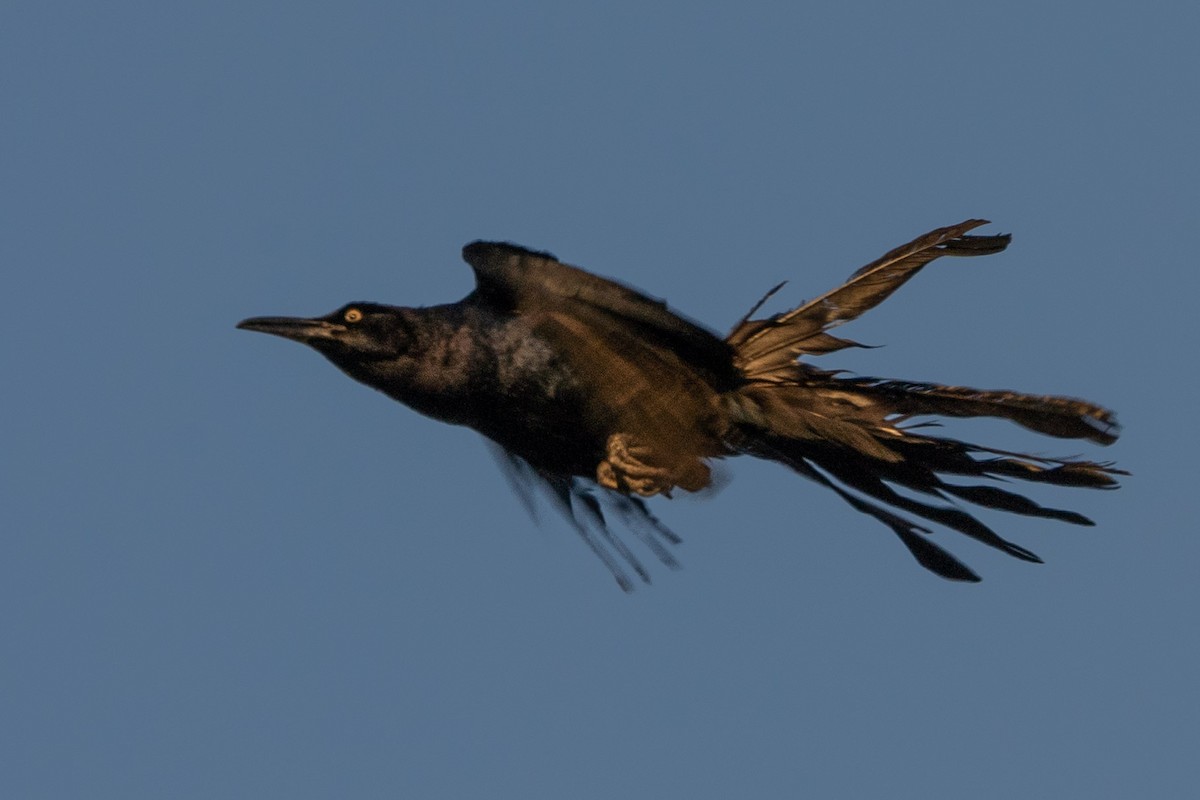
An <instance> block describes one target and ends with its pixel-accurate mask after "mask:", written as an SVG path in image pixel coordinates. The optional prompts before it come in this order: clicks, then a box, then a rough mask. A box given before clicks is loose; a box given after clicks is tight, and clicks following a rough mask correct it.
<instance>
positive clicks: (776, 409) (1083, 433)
mask: <svg viewBox="0 0 1200 800" xmlns="http://www.w3.org/2000/svg"><path fill="white" fill-rule="evenodd" d="M982 224H984V221H983V220H967V221H966V222H963V223H960V224H958V225H952V226H949V227H946V228H939V229H938V230H935V231H932V232H931V233H928V234H926V235H924V236H922V237H920V238H918V239H916V240H914V241H912V242H910V243H908V244H906V245H904V246H902V247H898V248H896V249H895V250H893V251H891V252H890V253H888V254H887V255H885V256H883V257H882V258H880V259H878V260H877V261H874V262H872V263H870V264H868V265H867V266H865V267H863V268H862V269H860V270H858V271H857V272H855V273H854V275H852V276H851V278H850V280H849V281H847V282H846V283H845V284H843V285H842V286H840V287H838V288H837V289H834V290H833V291H831V292H827V293H826V294H824V295H822V296H820V297H818V298H816V299H815V300H812V301H810V302H808V303H805V304H804V305H802V306H800V307H799V308H796V309H794V310H792V311H789V312H787V313H784V314H777V315H775V316H773V317H770V318H767V319H759V320H754V319H750V317H751V316H752V315H753V314H754V313H755V312H757V310H758V308H759V307H760V306H761V302H760V303H759V304H758V305H756V306H755V307H754V309H752V310H751V312H750V314H748V315H747V316H746V317H745V318H743V319H742V320H741V321H740V322H739V323H738V325H737V326H736V327H735V328H734V330H733V332H732V333H731V334H730V335H729V339H728V342H729V343H730V344H731V345H732V346H733V347H734V349H735V352H736V355H735V361H736V363H737V365H738V367H739V369H741V370H742V372H743V375H744V377H745V381H744V383H743V384H742V385H741V386H739V387H738V388H737V389H736V390H735V391H733V392H730V393H728V394H726V395H724V398H725V400H726V402H727V410H728V411H729V418H730V420H731V422H732V425H731V427H730V430H729V432H728V434H727V437H726V444H727V446H728V447H729V448H730V450H732V451H733V452H738V453H746V454H750V455H756V456H759V457H761V458H767V459H770V460H773V461H778V462H780V463H782V464H786V465H787V466H789V467H791V468H792V469H794V470H795V471H797V472H798V473H800V474H801V475H804V476H805V477H807V478H809V479H811V480H814V481H816V482H818V483H820V484H822V485H824V486H826V487H828V488H830V489H832V490H833V491H835V492H836V493H837V494H838V495H839V496H841V497H842V498H843V499H845V500H846V501H847V502H848V503H850V504H851V505H852V506H853V507H854V508H856V509H857V510H859V511H861V512H863V513H865V514H869V515H871V516H873V517H875V518H876V519H878V520H879V521H881V522H883V523H884V524H885V525H887V526H888V527H889V528H891V529H892V530H893V531H894V532H895V533H896V535H897V536H898V537H899V538H900V540H901V541H902V542H903V543H904V545H905V546H906V547H907V548H908V549H909V551H910V552H911V553H912V554H913V556H914V557H915V558H916V559H917V561H919V562H920V563H921V564H922V565H923V566H925V567H926V568H928V569H930V570H932V571H933V572H936V573H937V574H939V575H942V576H943V577H947V578H951V579H954V580H978V577H977V576H976V575H975V573H973V572H971V571H970V570H969V569H967V568H966V567H965V566H963V565H962V564H961V562H959V561H958V560H957V559H955V558H954V557H953V556H951V555H950V554H949V553H947V552H946V551H945V550H943V549H942V548H940V547H938V546H936V545H934V544H933V543H932V542H930V541H929V540H928V539H927V538H926V537H925V536H924V534H927V533H929V531H928V530H927V529H926V528H923V527H921V526H920V525H917V524H915V523H913V522H910V521H909V520H906V519H904V518H903V517H901V516H899V515H898V514H896V513H894V512H893V511H892V510H891V509H889V508H888V507H889V506H890V507H891V508H894V509H898V510H900V511H905V512H908V513H911V514H914V515H916V516H918V517H921V518H923V519H926V520H929V521H930V522H934V523H937V524H939V525H943V526H945V527H947V528H950V529H951V530H954V531H957V532H959V533H962V534H964V535H966V536H969V537H971V538H973V539H975V540H977V541H979V542H982V543H983V544H986V545H988V546H990V547H993V548H996V549H998V550H1001V551H1003V552H1005V553H1008V554H1009V555H1011V556H1014V557H1016V558H1019V559H1022V560H1024V561H1031V562H1037V563H1040V561H1041V559H1039V558H1038V557H1037V556H1036V555H1034V554H1033V553H1032V552H1030V551H1029V550H1027V549H1025V548H1024V547H1021V546H1020V545H1017V544H1014V543H1012V542H1009V541H1007V540H1006V539H1004V538H1002V537H1001V536H999V535H998V534H997V533H996V532H995V531H993V530H992V529H991V528H989V527H988V526H987V525H985V524H983V523H982V522H980V521H979V520H978V519H976V518H975V517H974V516H972V515H971V514H969V513H967V512H966V511H964V510H963V509H962V508H959V507H958V506H956V505H942V504H940V503H927V502H922V501H920V500H917V499H914V498H913V497H910V496H908V495H907V494H902V493H901V492H899V491H897V488H900V489H905V490H909V491H911V492H917V493H921V494H924V495H929V496H931V497H935V498H938V499H939V500H941V501H948V502H950V503H953V502H954V501H955V500H962V501H966V502H969V503H972V504H974V505H976V506H980V507H983V508H990V509H995V510H999V511H1007V512H1010V513H1014V514H1023V515H1026V516H1033V517H1042V518H1046V519H1056V520H1061V521H1063V522H1068V523H1071V524H1075V525H1091V524H1092V522H1091V520H1089V519H1088V518H1087V517H1085V516H1083V515H1082V514H1079V513H1076V512H1074V511H1067V510H1064V509H1058V508H1048V507H1045V506H1042V505H1039V504H1038V503H1036V502H1034V501H1033V500H1030V499H1029V498H1027V497H1025V496H1023V495H1021V494H1018V493H1016V492H1014V491H1010V490H1008V489H1002V488H999V487H996V486H988V485H974V484H972V485H959V484H955V483H950V482H948V481H946V480H944V479H943V476H969V477H974V478H983V479H997V480H1004V479H1018V480H1023V481H1028V482H1031V483H1044V484H1053V485H1059V486H1081V487H1088V488H1101V489H1109V488H1114V487H1115V486H1116V485H1117V481H1116V477H1115V476H1117V475H1123V474H1125V473H1124V472H1123V471H1121V470H1119V469H1116V468H1115V467H1113V466H1112V464H1111V463H1104V462H1096V461H1086V460H1082V459H1064V458H1048V457H1044V456H1035V455H1030V454H1026V453H1018V452H1010V451H1006V450H998V449H994V448H990V447H983V446H980V445H975V444H971V443H969V442H963V441H959V440H957V439H952V438H949V437H936V436H930V435H925V434H924V433H921V432H918V431H919V429H921V428H924V427H926V426H927V425H928V424H929V423H921V422H919V421H916V420H914V418H917V417H925V416H935V417H995V418H999V419H1007V420H1010V421H1011V422H1014V423H1016V424H1018V425H1021V426H1023V427H1025V428H1027V429H1029V430H1032V431H1035V432H1037V433H1041V434H1045V435H1048V436H1055V437H1059V438H1065V439H1087V440H1090V441H1093V442H1096V443H1098V444H1102V445H1107V444H1111V443H1112V442H1114V441H1116V439H1117V436H1118V435H1119V433H1120V428H1119V426H1118V425H1117V422H1116V418H1115V415H1114V414H1113V413H1112V412H1111V411H1109V410H1108V409H1106V408H1103V407H1101V406H1098V405H1095V404H1093V403H1089V402H1087V401H1085V400H1079V399H1076V398H1070V397H1055V396H1042V395H1032V394H1023V393H1020V392H1011V391H992V390H982V389H971V388H967V387H962V386H943V385H940V384H934V383H917V382H912V381H898V380H885V379H881V378H855V377H843V376H841V375H839V374H838V373H836V372H828V371H824V370H819V369H815V368H813V367H811V366H808V365H806V364H801V363H799V361H798V358H799V357H801V356H804V355H821V354H823V353H827V352H831V351H833V350H838V349H841V348H843V347H849V346H853V345H854V344H855V343H854V342H851V341H849V340H846V339H840V338H838V337H835V336H833V335H831V334H830V333H828V330H829V329H830V328H833V327H835V326H837V325H840V324H841V323H843V322H846V321H848V320H851V319H854V318H855V317H857V316H859V315H860V314H862V313H863V312H865V311H867V310H869V309H871V308H873V307H874V306H876V305H878V304H879V303H881V302H882V301H883V300H885V299H887V297H888V296H890V295H891V294H892V292H894V291H895V290H896V289H898V288H899V287H900V286H902V285H903V284H904V283H905V282H906V281H908V280H909V279H910V278H911V277H912V276H913V275H915V274H916V273H917V272H918V271H919V270H920V269H921V268H922V267H923V266H924V265H925V264H928V263H929V262H930V261H933V260H934V259H935V258H938V257H940V256H943V255H957V256H974V255H986V254H989V253H996V252H999V251H1001V250H1003V249H1004V248H1005V247H1006V246H1007V245H1008V243H1009V237H1008V236H968V235H966V233H967V232H968V231H970V230H972V229H974V228H976V227H978V226H980V225H982ZM778 288H779V287H776V288H775V289H772V291H771V292H770V293H768V295H767V297H770V296H771V294H773V293H774V292H775V291H777V290H778ZM765 299H766V298H764V300H765ZM867 498H870V499H869V500H868V499H867ZM872 501H874V502H872Z"/></svg>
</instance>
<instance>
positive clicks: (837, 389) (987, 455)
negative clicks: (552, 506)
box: [238, 220, 1123, 590]
mask: <svg viewBox="0 0 1200 800" xmlns="http://www.w3.org/2000/svg"><path fill="white" fill-rule="evenodd" d="M983 224H985V221H984V220H967V221H966V222H963V223H961V224H959V225H952V226H950V227H947V228H940V229H938V230H936V231H933V232H931V233H928V234H926V235H925V236H922V237H920V238H919V239H917V240H915V241H913V242H910V243H909V244H906V245H904V246H902V247H899V248H896V249H895V250H893V251H892V252H890V253H888V254H887V255H885V256H883V257H882V258H880V259H879V260H877V261H874V262H872V263H871V264H868V265H867V266H865V267H863V268H862V269H860V270H859V271H858V272H856V273H854V275H852V276H851V278H850V280H849V281H847V282H846V283H845V284H843V285H842V286H840V287H838V288H837V289H834V290H833V291H831V292H828V293H826V294H824V295H822V296H820V297H818V298H816V299H815V300H812V301H810V302H808V303H805V304H804V305H802V306H800V307H799V308H796V309H794V310H792V311H789V312H787V313H784V314H777V315H774V316H771V317H766V318H762V319H751V317H752V316H753V314H754V313H755V312H757V311H758V309H759V307H760V306H761V305H762V303H761V302H760V303H759V305H757V306H755V308H754V309H752V310H751V312H750V313H749V314H747V315H746V317H744V318H743V319H742V320H741V321H740V322H739V323H738V324H737V325H736V326H735V327H734V329H733V331H732V332H731V333H730V334H729V336H728V337H726V338H725V339H721V338H719V337H717V336H716V335H714V334H712V333H711V332H709V331H708V330H706V329H705V328H702V327H700V326H698V325H696V324H695V323H693V322H690V321H689V320H687V319H685V318H683V317H681V316H679V315H678V314H675V313H674V312H672V311H670V310H668V308H667V306H666V304H665V303H663V302H661V301H658V300H653V299H651V298H649V297H646V296H645V295H643V294H641V293H639V292H637V291H635V290H633V289H630V288H628V287H625V286H622V285H621V284H618V283H614V282H613V281H609V280H605V279H604V278H600V277H597V276H595V275H592V274H590V273H587V272H584V271H583V270H580V269H577V268H575V267H571V266H568V265H566V264H562V263H560V262H558V261H557V260H555V258H554V257H553V256H551V255H550V254H548V253H539V252H534V251H531V250H526V249H524V248H521V247H517V246H515V245H511V244H499V243H494V242H474V243H472V244H469V245H467V246H466V247H465V248H463V258H464V259H465V260H466V261H467V263H468V264H470V265H471V268H472V269H473V270H474V271H475V277H476V282H477V286H476V289H475V291H474V292H472V293H471V294H470V295H468V296H467V297H466V298H464V299H463V300H461V301H460V302H458V303H453V304H449V305H443V306H433V307H430V308H402V307H396V306H384V305H377V304H374V303H352V304H350V305H348V306H344V307H343V308H341V309H339V310H338V311H335V312H333V313H332V314H329V315H328V316H325V317H321V318H317V319H296V318H290V317H256V318H253V319H248V320H245V321H243V322H241V323H240V324H239V325H238V327H239V328H244V329H247V330H257V331H261V332H264V333H271V334H275V335H278V336H283V337H285V338H288V339H293V340H296V341H299V342H303V343H304V344H307V345H309V346H311V347H313V348H315V349H316V350H318V351H319V352H321V353H322V354H323V355H324V356H325V357H326V358H328V359H329V360H330V361H332V362H333V363H334V364H336V365H337V366H338V367H339V368H341V369H342V370H343V371H344V372H346V374H348V375H350V377H352V378H354V379H355V380H358V381H361V382H362V383H365V384H367V385H368V386H371V387H373V388H375V389H378V390H380V391H382V392H384V393H385V394H387V395H389V396H390V397H392V398H394V399H396V400H399V401H400V402H402V403H405V404H407V405H409V406H411V407H412V408H414V409H416V410H417V411H420V412H421V413H423V414H426V415H428V416H431V417H434V418H436V419H440V420H442V421H445V422H450V423H454V424H458V425H467V426H469V427H471V428H474V429H475V430H477V431H479V432H480V433H482V434H483V435H484V436H486V437H487V438H488V439H490V440H491V441H492V442H494V443H495V444H496V445H498V447H499V452H500V453H501V454H502V456H503V460H504V461H505V463H506V464H507V465H508V466H509V467H510V474H511V475H512V476H513V477H514V484H515V485H516V486H517V488H518V489H519V490H520V491H521V494H522V497H523V498H524V499H525V500H526V501H527V502H528V503H531V502H532V496H531V494H530V493H529V491H528V487H529V486H530V485H531V484H533V485H536V484H540V485H541V486H542V487H544V488H546V489H548V490H549V491H550V493H551V495H552V496H553V497H554V498H555V499H556V500H557V502H558V503H559V504H560V505H561V507H562V508H563V509H564V510H565V511H566V512H567V516H568V519H570V520H571V522H572V524H573V525H574V527H575V529H576V530H577V531H578V532H579V534H580V535H581V536H582V537H583V539H584V540H585V541H586V542H587V543H588V544H589V546H591V548H592V549H593V550H594V551H595V552H596V553H597V555H599V556H600V557H601V558H602V559H603V560H604V562H605V564H606V565H607V566H608V568H609V569H610V570H611V571H612V573H613V575H614V576H615V577H616V579H617V581H618V583H620V585H621V586H622V588H624V589H626V590H628V589H630V588H632V585H633V584H632V582H631V581H630V579H629V578H628V576H627V575H626V572H625V568H624V567H623V566H622V563H621V562H622V561H624V562H625V564H627V565H628V566H629V567H630V568H632V569H633V570H634V571H635V572H636V573H637V574H638V575H639V576H640V577H641V578H642V579H643V580H646V581H648V580H649V575H648V573H647V571H646V570H645V569H644V568H643V567H642V565H641V564H640V563H639V561H638V559H637V558H636V556H635V555H634V554H633V552H632V551H631V550H630V549H629V548H628V547H627V545H626V544H625V543H624V542H623V541H622V540H621V539H620V538H619V537H618V536H616V535H615V534H614V533H613V532H612V530H611V529H610V528H609V527H608V524H607V522H606V520H605V513H606V511H607V512H608V513H616V514H617V515H619V516H620V517H621V519H622V520H623V521H624V522H625V523H626V524H627V526H628V527H629V528H630V530H632V531H633V532H634V534H635V535H636V536H637V537H638V538H639V539H640V540H641V541H642V542H643V543H644V544H645V545H646V546H647V547H648V548H649V549H651V550H652V551H653V552H654V553H655V554H656V555H657V556H658V557H659V559H660V560H662V561H663V562H664V563H666V564H668V565H671V566H674V565H675V561H674V559H673V558H672V556H671V554H670V553H669V552H668V547H667V546H668V545H670V544H673V543H676V542H677V541H678V539H677V537H676V536H675V535H674V534H673V533H671V532H670V531H669V530H667V529H666V528H665V527H663V526H662V525H661V524H660V523H659V522H658V520H657V519H655V518H654V516H652V515H651V513H650V512H649V510H648V509H647V507H646V505H645V503H644V501H643V500H642V498H643V497H648V496H652V495H656V494H663V495H668V496H669V495H670V493H671V492H672V490H674V489H676V488H680V489H683V490H686V491H697V490H700V489H703V488H705V487H706V486H708V485H709V484H710V483H711V480H712V478H711V474H710V471H709V463H710V462H711V461H712V460H713V459H719V458H724V457H727V456H734V455H752V456H757V457H759V458H765V459H770V460H772V461H777V462H779V463H781V464H784V465H786V466H788V467H790V468H792V469H793V470H795V471H796V472H798V473H800V474H801V475H803V476H805V477H806V478H809V479H811V480H813V481H816V482H817V483H819V484H821V485H823V486H826V487H828V488H830V489H832V490H833V491H835V492H837V493H838V494H839V495H840V496H842V497H843V498H844V499H846V501H847V502H849V503H850V504H851V505H852V506H853V507H854V508H856V509H858V510H859V511H862V512H864V513H866V514H869V515H871V516H873V517H875V518H876V519H878V520H879V521H881V522H883V523H884V524H885V525H887V526H888V527H889V528H891V529H892V530H893V531H894V532H895V533H896V534H897V536H899V538H900V540H901V541H902V542H903V543H904V544H905V546H907V547H908V549H909V550H910V551H911V552H912V554H913V555H914V556H915V557H916V559H917V560H918V561H919V562H920V563H921V564H922V565H924V566H925V567H927V568H928V569H930V570H932V571H933V572H936V573H937V574H939V575H941V576H943V577H946V578H951V579H954V580H968V581H976V580H979V578H978V577H977V576H976V575H975V573H973V572H972V571H971V570H969V569H968V568H967V567H966V566H964V565H963V564H962V563H961V562H959V561H958V560H957V559H955V558H954V557H953V556H951V555H950V554H949V553H947V552H946V551H945V550H944V549H942V548H941V547H939V546H938V545H935V544H934V543H933V542H932V541H930V540H929V539H928V538H926V536H925V534H928V533H929V532H930V531H929V529H928V528H925V527H922V526H921V525H918V524H916V523H914V522H912V521H910V520H909V519H907V518H905V517H904V516H902V515H901V513H898V512H902V513H906V514H911V515H914V516H917V517H921V518H923V519H925V520H928V521H930V522H934V523H937V524H939V525H943V526H945V527H948V528H951V529H953V530H956V531H958V532H960V533H963V534H965V535H967V536H970V537H971V538H974V539H976V540H978V541H980V542H983V543H985V544H988V545H990V546H992V547H995V548H996V549H999V550H1002V551H1004V552H1006V553H1008V554H1010V555H1013V556H1016V557H1017V558H1020V559H1023V560H1025V561H1038V560H1039V559H1038V558H1037V556H1035V555H1034V554H1033V553H1031V552H1030V551H1028V550H1026V549H1025V548H1023V547H1020V546H1018V545H1015V544H1013V543H1011V542H1008V541H1005V540H1004V539H1002V538H1001V537H1000V536H999V535H997V534H996V533H995V532H993V531H992V530H991V529H989V528H988V527H987V526H986V525H984V524H983V523H982V522H980V521H979V520H977V519H976V518H975V517H973V516H971V515H970V514H968V513H967V512H966V511H964V510H962V509H961V508H959V507H957V506H956V505H953V504H952V503H953V501H954V500H956V499H957V500H965V501H968V502H971V503H974V504H976V505H980V506H985V507H988V508H994V509H999V510H1003V511H1010V512H1013V513H1016V514H1026V515H1031V516H1038V517H1047V518H1051V519H1059V520H1063V521H1065V522H1071V523H1074V524H1078V525H1091V524H1092V523H1091V521H1090V520H1088V519H1087V518H1085V517H1083V516H1082V515H1080V514H1076V513H1074V512H1071V511H1064V510H1060V509H1055V508H1045V507H1042V506H1040V505H1038V504H1037V503H1035V502H1033V501H1032V500H1030V499H1028V498H1026V497H1023V496H1022V495H1019V494H1016V493H1015V492H1012V491H1011V490H1008V489H1002V488H1000V487H999V486H995V485H988V484H985V485H977V484H973V483H967V484H961V483H954V482H951V481H948V480H946V479H945V478H952V477H954V476H968V477H970V478H983V479H998V480H1003V479H1011V478H1018V479H1021V480H1025V481H1032V482H1038V483H1051V484H1058V485H1063V486H1085V487H1092V488H1113V487H1115V486H1116V481H1115V480H1114V478H1113V476H1114V475H1117V474H1123V473H1122V472H1121V471H1120V470H1117V469H1114V468H1113V467H1112V466H1111V464H1108V463H1098V462H1093V461H1082V460H1072V459H1054V458H1044V457H1041V456H1033V455H1026V454H1021V453H1012V452H1006V451H1003V450H994V449H992V448H988V447H982V446H979V445H974V444H970V443H967V442H962V441H958V440H956V439H951V438H945V437H937V436H932V435H929V434H927V433H925V432H923V428H922V426H920V425H916V424H912V420H913V419H914V418H916V417H924V416H948V417H1000V418H1004V419H1008V420H1011V421H1013V422H1015V423H1017V424H1019V425H1022V426H1024V427H1026V428H1028V429H1030V430H1033V431H1036V432H1038V433H1043V434H1047V435H1049V436H1056V437H1062V438H1071V439H1090V440H1091V441H1093V442H1096V443H1097V444H1102V445H1106V444H1110V443H1112V442H1113V441H1115V440H1116V437H1117V425H1116V421H1115V419H1114V417H1113V414H1112V413H1111V412H1110V411H1108V410H1106V409H1104V408H1101V407H1099V406H1096V405H1093V404H1091V403H1088V402H1085V401H1083V400H1076V399H1072V398H1065V397H1042V396H1035V395H1027V394H1019V393H1017V392H1009V391H983V390H979V389H968V388H964V387H958V386H941V385H938V384H929V383H912V382H907V381H896V380H883V379H879V378H864V377H846V376H843V375H841V374H839V373H837V372H828V371H824V370H820V369H816V368H814V367H812V366H809V365H808V364H806V363H802V362H801V361H800V360H799V359H801V358H803V357H805V356H817V355H823V354H825V353H829V352H833V351H835V350H840V349H842V348H845V347H852V346H856V345H855V343H854V342H851V341H848V340H846V339H841V338H838V337H836V336H834V335H832V334H831V333H830V332H829V331H830V330H831V329H832V328H834V327H836V326H837V325H840V324H841V323H843V322H847V321H849V320H852V319H854V318H855V317H857V316H859V315H860V314H862V313H863V312H865V311H867V310H869V309H871V308H873V307H874V306H876V305H877V304H879V303H881V302H882V301H883V300H885V299H887V297H888V296H889V295H891V293H892V292H893V291H895V290H896V289H897V288H899V287H900V286H901V285H903V284H904V283H905V282H906V281H907V280H908V279H909V278H911V277H912V276H913V275H915V274H916V273H917V272H918V271H919V270H920V269H921V267H923V266H924V265H925V264H927V263H929V262H930V261H933V260H934V259H935V258H938V257H940V256H977V255H988V254H991V253H997V252H1000V251H1001V250H1003V249H1004V248H1005V247H1007V245H1008V243H1009V237H1008V236H1006V235H1005V236H970V235H967V232H968V231H970V230H972V229H974V228H976V227H978V226H980V225H983ZM778 288H779V287H776V289H774V290H772V291H771V292H770V293H768V295H767V297H770V296H771V294H774V292H775V291H776V290H778ZM765 299H766V298H764V300H765ZM898 490H908V491H909V492H911V493H913V494H904V493H901V491H898ZM914 495H916V496H914ZM917 496H925V497H926V498H932V500H933V501H934V502H929V501H927V500H921V499H917ZM938 501H946V502H938Z"/></svg>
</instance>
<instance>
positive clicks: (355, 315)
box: [342, 308, 363, 322]
mask: <svg viewBox="0 0 1200 800" xmlns="http://www.w3.org/2000/svg"><path fill="white" fill-rule="evenodd" d="M362 318H363V313H362V312H361V311H359V310H358V309H357V308H348V309H346V313H345V314H343V315H342V319H344V320H346V322H361V321H362Z"/></svg>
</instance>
